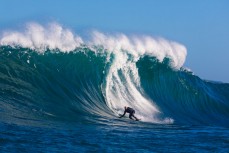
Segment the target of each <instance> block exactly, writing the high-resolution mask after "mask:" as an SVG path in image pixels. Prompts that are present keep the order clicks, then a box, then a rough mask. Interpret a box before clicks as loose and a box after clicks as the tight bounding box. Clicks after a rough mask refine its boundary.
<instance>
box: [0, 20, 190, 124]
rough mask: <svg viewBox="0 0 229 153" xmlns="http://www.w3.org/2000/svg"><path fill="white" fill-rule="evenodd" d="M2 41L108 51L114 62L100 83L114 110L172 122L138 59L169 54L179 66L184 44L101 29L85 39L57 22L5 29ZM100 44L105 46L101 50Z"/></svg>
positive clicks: (35, 46)
mask: <svg viewBox="0 0 229 153" xmlns="http://www.w3.org/2000/svg"><path fill="white" fill-rule="evenodd" d="M0 44H1V45H2V46H7V45H9V46H14V47H15V46H20V47H24V48H30V49H33V50H35V51H38V52H41V53H43V52H44V51H46V50H47V49H49V50H53V51H55V50H58V51H61V52H70V51H74V50H75V49H76V48H81V47H85V46H86V47H88V48H90V50H92V51H94V52H100V53H105V54H106V55H107V62H109V63H110V64H111V65H110V67H109V69H108V70H107V73H106V77H105V80H104V81H103V85H101V88H102V89H101V90H102V91H103V96H104V98H105V100H106V103H107V106H108V107H109V108H110V109H111V110H112V111H113V112H114V113H115V114H119V113H121V111H123V108H124V106H130V107H133V108H134V109H135V110H136V111H137V112H138V113H139V115H140V117H141V118H142V119H143V121H149V122H154V123H172V122H173V119H171V118H168V117H160V116H161V114H163V112H161V111H160V108H158V107H157V106H156V104H155V102H154V101H153V100H152V99H150V98H149V97H147V96H146V94H145V91H144V89H143V88H142V87H141V83H140V82H141V81H140V79H141V78H140V77H139V74H138V68H137V66H136V62H137V61H138V60H139V59H140V58H141V57H144V56H151V57H156V58H157V59H158V60H159V62H162V61H163V60H164V59H165V58H169V59H170V65H171V67H173V68H175V69H179V68H180V67H181V66H182V65H183V63H184V62H185V58H186V54H187V52H186V48H185V47H184V46H183V45H180V44H178V43H176V42H171V41H167V40H165V39H162V38H159V39H155V38H153V37H150V36H127V35H125V34H113V35H107V34H104V33H101V32H98V31H94V32H92V34H91V37H90V39H88V40H84V39H83V38H81V37H80V36H77V35H74V34H73V32H72V31H71V30H69V29H66V28H63V27H61V26H60V25H58V24H56V23H51V24H48V25H47V26H42V25H39V24H37V23H31V24H28V25H27V27H26V29H25V30H24V31H23V32H17V31H16V32H15V31H8V32H4V33H3V36H2V37H1V39H0ZM98 46H101V47H102V50H101V48H100V49H99V50H98V49H97V47H98ZM112 57H113V58H112Z"/></svg>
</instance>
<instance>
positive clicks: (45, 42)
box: [0, 23, 83, 52]
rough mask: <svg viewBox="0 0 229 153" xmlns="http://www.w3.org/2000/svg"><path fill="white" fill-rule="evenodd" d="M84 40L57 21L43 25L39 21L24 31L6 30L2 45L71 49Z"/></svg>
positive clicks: (42, 48) (37, 48)
mask: <svg viewBox="0 0 229 153" xmlns="http://www.w3.org/2000/svg"><path fill="white" fill-rule="evenodd" d="M82 43H83V40H82V39H81V38H80V37H79V36H74V34H73V33H72V32H71V31H70V30H69V29H64V28H63V27H61V26H60V25H58V24H56V23H50V24H48V25H47V26H42V25H40V24H37V23H29V24H27V25H26V29H25V30H24V31H22V32H18V31H5V32H3V36H2V38H1V39H0V44H1V45H10V46H21V47H25V48H31V49H36V50H38V51H41V52H42V51H45V50H46V49H51V50H54V49H59V50H61V51H66V52H67V51H71V50H74V49H75V48H76V47H79V46H80V44H82Z"/></svg>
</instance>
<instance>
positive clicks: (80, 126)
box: [0, 46, 229, 152]
mask: <svg viewBox="0 0 229 153" xmlns="http://www.w3.org/2000/svg"><path fill="white" fill-rule="evenodd" d="M97 51H98V52H95V51H93V50H91V48H89V47H85V46H82V47H79V48H77V49H75V50H74V51H71V52H67V53H66V52H62V51H60V50H46V51H45V52H42V53H39V52H38V51H36V50H31V49H29V48H22V47H10V46H1V48H0V103H1V105H0V149H1V151H2V152H94V151H96V152H119V151H122V152H229V132H228V131H229V130H228V127H229V84H227V83H220V82H212V81H205V80H202V79H200V78H199V77H198V76H195V75H193V74H192V72H190V71H187V70H186V69H185V68H182V67H181V68H180V69H174V68H172V67H171V59H170V58H165V59H164V60H163V61H162V62H160V61H159V60H158V59H157V57H153V56H149V55H144V56H141V57H140V58H139V59H138V60H135V59H134V58H133V57H132V55H131V54H128V53H125V55H127V56H126V57H127V60H126V61H125V62H124V63H122V65H121V66H120V65H118V63H120V62H121V61H122V58H120V57H119V56H118V54H117V53H111V54H108V52H103V49H102V48H97ZM108 56H109V58H108ZM117 59H121V60H119V61H118V62H117ZM124 105H128V106H130V107H133V108H134V109H135V110H136V116H137V117H140V118H141V119H142V120H141V121H140V122H136V121H132V120H129V119H128V118H122V119H119V118H118V114H120V113H122V112H123V106H124Z"/></svg>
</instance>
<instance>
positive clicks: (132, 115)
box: [119, 106, 139, 121]
mask: <svg viewBox="0 0 229 153" xmlns="http://www.w3.org/2000/svg"><path fill="white" fill-rule="evenodd" d="M126 113H129V114H130V115H129V118H130V119H132V120H133V118H132V117H134V118H135V120H136V121H139V119H138V118H137V117H135V116H134V114H135V110H134V109H133V108H130V107H126V106H125V111H124V113H123V115H121V116H120V117H119V118H122V117H123V116H125V114H126Z"/></svg>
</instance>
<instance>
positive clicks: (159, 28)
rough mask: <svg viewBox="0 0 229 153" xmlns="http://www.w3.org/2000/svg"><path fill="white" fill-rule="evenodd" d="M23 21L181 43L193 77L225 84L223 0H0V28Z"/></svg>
mask: <svg viewBox="0 0 229 153" xmlns="http://www.w3.org/2000/svg"><path fill="white" fill-rule="evenodd" d="M29 21H36V22H38V23H48V22H52V21H56V22H58V23H60V24H62V25H64V26H65V27H69V28H71V29H74V30H75V31H76V32H77V31H83V30H87V29H91V28H96V29H98V30H101V31H105V32H110V31H112V32H123V33H127V34H128V33H133V34H148V35H153V36H161V37H164V38H166V39H169V40H173V41H177V42H180V43H182V44H184V45H185V46H186V47H187V49H188V55H187V59H186V62H185V65H184V66H186V67H188V68H190V69H191V70H192V71H193V72H194V73H195V74H196V75H198V76H200V77H201V78H203V79H208V80H215V81H223V82H228V83H229V68H228V67H229V1H228V0H190V1H188V0H187V1H186V0H157V1H156V0H141V1H140V0H119V1H118V0H81V1H79V0H0V29H1V31H2V30H3V29H8V28H12V27H20V26H21V25H23V24H24V23H26V22H29Z"/></svg>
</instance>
